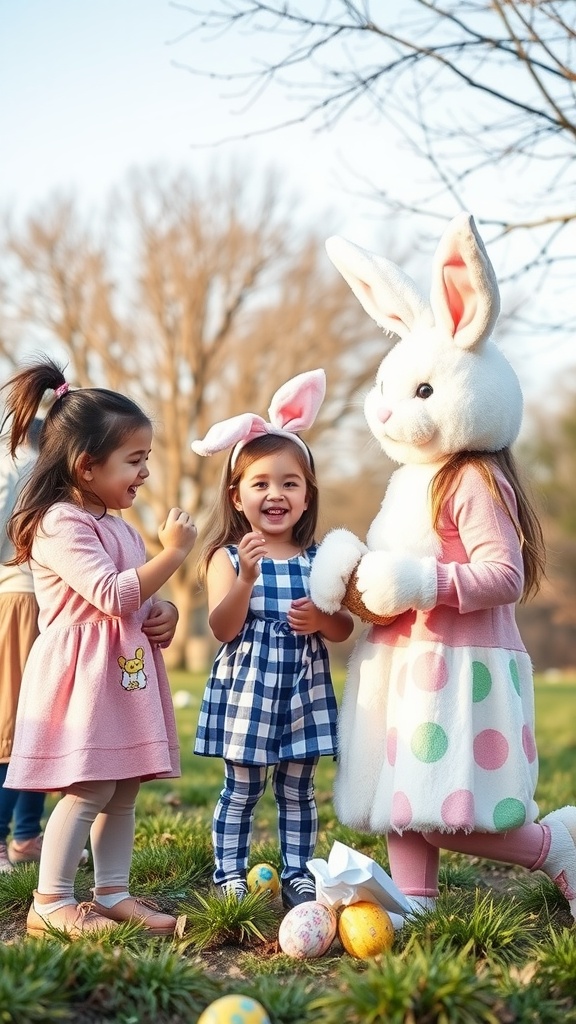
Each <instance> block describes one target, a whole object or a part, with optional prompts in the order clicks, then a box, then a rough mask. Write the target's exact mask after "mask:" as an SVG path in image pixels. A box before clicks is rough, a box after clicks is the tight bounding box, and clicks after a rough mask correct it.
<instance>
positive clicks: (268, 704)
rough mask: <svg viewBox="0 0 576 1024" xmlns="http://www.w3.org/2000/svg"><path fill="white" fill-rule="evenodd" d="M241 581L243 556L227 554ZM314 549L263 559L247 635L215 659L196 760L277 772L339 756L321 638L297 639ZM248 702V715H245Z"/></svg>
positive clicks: (231, 551) (312, 635)
mask: <svg viewBox="0 0 576 1024" xmlns="http://www.w3.org/2000/svg"><path fill="white" fill-rule="evenodd" d="M226 551H227V552H228V555H229V557H230V561H231V563H232V565H233V566H234V571H235V572H236V573H238V570H239V565H240V562H239V558H238V549H237V548H236V547H232V546H228V547H227V548H226ZM315 554H316V545H313V546H312V547H310V548H308V550H307V551H305V552H303V553H302V554H297V555H295V556H294V557H293V558H288V559H285V560H282V561H276V560H274V559H272V558H263V559H262V562H261V565H260V575H259V576H258V578H257V580H256V582H255V584H254V587H253V590H252V594H251V596H250V604H249V610H248V617H247V619H246V621H245V623H244V626H243V628H242V631H241V632H240V633H239V634H238V636H236V637H235V638H234V640H232V641H230V642H229V643H225V644H224V645H223V646H222V647H221V648H220V650H219V651H218V654H217V656H216V660H215V662H214V666H213V669H212V673H211V675H210V678H209V680H208V684H207V686H206V692H205V694H204V699H203V701H202V707H201V709H200V717H199V721H198V732H197V736H196V746H195V752H196V753H197V754H207V755H212V756H215V757H223V758H225V759H226V760H227V761H234V762H237V763H238V764H258V765H269V764H276V763H277V762H278V761H294V760H302V759H303V758H309V757H317V756H319V755H320V754H334V753H335V752H336V746H335V743H336V713H337V709H336V699H335V697H334V690H333V688H332V680H331V677H330V667H329V664H328V651H327V650H326V645H325V643H324V641H323V639H322V637H321V636H320V635H319V634H318V633H303V634H296V633H293V632H292V630H291V628H290V626H289V624H288V613H289V611H290V607H291V604H292V601H294V600H297V599H298V598H302V597H307V596H308V594H309V586H308V580H309V576H310V566H311V564H312V559H313V558H314V555H315ZM248 700H249V705H250V706H249V714H247V711H246V708H247V703H248Z"/></svg>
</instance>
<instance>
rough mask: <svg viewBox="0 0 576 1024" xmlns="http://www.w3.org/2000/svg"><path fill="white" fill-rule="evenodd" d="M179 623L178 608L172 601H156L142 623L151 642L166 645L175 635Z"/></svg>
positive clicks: (161, 645)
mask: <svg viewBox="0 0 576 1024" xmlns="http://www.w3.org/2000/svg"><path fill="white" fill-rule="evenodd" d="M177 623H178V609H177V608H176V607H175V606H174V605H173V604H172V603H171V602H170V601H156V602H155V603H154V604H153V605H152V608H151V609H150V613H149V615H148V617H147V618H146V619H145V620H144V622H143V623H142V632H143V633H145V634H146V636H147V637H148V639H149V641H150V643H152V644H158V646H160V647H166V646H167V645H168V644H169V643H170V641H171V640H172V639H173V637H174V633H175V631H176V625H177Z"/></svg>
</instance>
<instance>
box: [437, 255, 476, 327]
mask: <svg viewBox="0 0 576 1024" xmlns="http://www.w3.org/2000/svg"><path fill="white" fill-rule="evenodd" d="M443 278H444V288H445V290H446V299H447V302H448V308H449V310H450V315H451V317H452V323H453V324H454V330H455V331H456V330H457V329H458V328H459V327H463V326H464V325H465V324H468V323H470V321H471V320H472V318H473V317H474V314H475V312H476V306H477V295H476V291H475V289H474V288H473V287H472V285H471V283H470V272H469V270H468V267H467V266H466V263H465V262H464V260H462V259H461V258H459V257H458V256H453V257H452V258H451V260H450V261H449V262H446V263H445V264H444V267H443Z"/></svg>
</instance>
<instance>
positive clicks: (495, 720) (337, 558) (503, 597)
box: [311, 214, 576, 913]
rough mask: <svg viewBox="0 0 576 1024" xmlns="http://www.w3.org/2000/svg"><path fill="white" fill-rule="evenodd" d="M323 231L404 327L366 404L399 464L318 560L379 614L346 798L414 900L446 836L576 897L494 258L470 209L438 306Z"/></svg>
mask: <svg viewBox="0 0 576 1024" xmlns="http://www.w3.org/2000/svg"><path fill="white" fill-rule="evenodd" d="M326 247H327V250H328V254H329V256H330V258H331V260H332V262H333V263H334V264H335V266H336V268H337V269H338V270H339V271H340V273H341V274H342V275H343V277H344V278H345V279H346V281H347V282H348V284H349V285H350V287H351V288H352V290H353V292H354V293H355V295H356V296H357V298H358V299H359V300H360V302H361V304H362V305H363V307H364V309H365V310H366V311H367V312H368V314H369V315H370V316H371V317H372V318H373V319H374V320H376V321H377V323H378V324H379V325H381V326H382V327H383V328H384V330H385V331H387V332H389V333H392V334H393V335H396V336H397V337H398V339H399V340H398V341H397V343H396V344H395V345H394V347H393V348H392V349H391V350H390V352H389V353H388V354H387V355H386V356H385V358H384V359H383V361H382V363H381V366H380V368H379V370H378V374H377V378H376V382H375V384H374V387H373V388H372V390H371V391H370V392H369V393H368V395H367V397H366V400H365V407H364V409H365V415H366V419H367V422H368V426H369V428H370V430H371V432H372V434H373V435H374V437H375V438H376V440H377V441H378V442H379V444H380V446H381V447H382V449H383V451H384V452H385V453H386V454H387V455H388V456H389V457H390V458H391V459H392V460H394V461H395V462H397V463H399V464H400V468H399V469H397V470H396V471H395V472H394V473H393V474H392V477H391V479H390V481H389V485H388V488H387V490H386V494H385V497H384V500H383V502H382V506H381V509H380V512H379V513H378V515H377V516H376V518H375V520H374V522H373V523H372V525H371V527H370V529H369V531H368V536H367V540H366V544H364V543H362V541H360V540H359V539H358V538H357V537H355V536H354V535H353V534H352V533H350V532H349V531H348V530H344V529H338V530H333V531H332V532H331V533H329V534H328V535H327V537H326V538H325V540H324V541H323V543H322V544H321V545H320V548H319V550H318V553H317V556H316V560H315V562H314V566H313V569H312V575H311V596H312V600H313V601H314V602H315V604H317V605H318V606H319V607H320V608H321V609H323V610H324V611H326V612H330V611H332V610H334V609H336V608H338V607H340V605H341V603H342V602H343V601H345V602H346V603H348V602H347V593H348V590H347V588H348V587H349V585H350V582H351V581H352V578H353V579H354V581H355V585H356V587H357V591H358V593H359V594H360V597H361V600H362V602H363V605H364V608H365V611H366V614H364V615H362V617H363V618H364V619H372V621H373V623H374V624H372V625H371V626H370V627H369V628H368V629H367V630H366V631H365V632H364V634H363V635H362V636H361V637H360V639H359V640H358V641H357V644H356V647H355V649H354V652H353V654H352V657H351V660H350V665H349V670H348V678H347V681H346V686H345V690H344V696H343V701H342V707H341V712H340V721H339V764H338V771H337V778H336V782H335V793H334V800H335V807H336V811H337V814H338V816H339V818H340V820H341V821H342V822H343V823H345V824H346V825H349V826H351V827H353V828H356V829H359V830H361V831H367V832H377V833H386V834H387V836H388V849H389V855H390V865H391V870H392V875H393V877H394V881H395V882H396V884H397V885H398V886H399V888H400V889H402V890H403V891H404V892H405V893H406V894H407V895H408V896H409V897H413V898H414V899H415V901H416V902H417V903H420V904H423V905H425V906H428V905H429V904H430V901H433V899H434V897H435V896H436V894H437V870H438V857H439V852H438V851H439V849H456V850H460V851H461V852H470V853H472V854H475V855H477V856H484V857H489V858H492V859H496V860H503V861H507V862H511V863H516V864H523V865H524V866H525V867H527V868H529V869H531V870H535V869H536V868H542V869H543V870H544V871H546V872H547V873H548V874H549V875H550V877H552V878H554V880H555V881H556V882H557V884H558V885H559V886H560V888H561V889H562V891H563V892H564V894H565V895H566V896H567V898H568V899H569V900H570V901H571V909H572V910H573V912H574V913H576V808H571V807H567V808H562V809H561V810H559V811H554V812H552V813H551V814H549V815H547V817H546V818H544V819H543V821H542V822H541V823H540V824H536V822H535V819H536V818H537V815H538V807H537V805H536V803H535V801H534V791H535V787H536V780H537V771H538V758H537V752H536V746H535V740H534V703H533V682H532V669H531V663H530V658H529V656H528V654H527V653H526V650H525V647H524V645H523V643H522V640H521V638H520V635H519V632H518V628H517V625H516V621H515V614H514V606H515V603H516V602H517V601H518V600H519V599H520V598H522V597H526V596H527V595H528V594H529V593H530V591H532V590H535V589H537V587H538V581H539V577H540V575H541V573H542V569H543V564H544V554H543V544H542V535H541V531H540V527H539V525H538V521H537V519H536V516H535V514H534V512H533V510H532V508H531V506H530V504H529V501H528V499H527V497H526V494H525V493H524V491H523V489H522V487H521V484H520V482H519V480H518V475H517V472H516V469H515V465H514V460H513V457H512V455H511V452H510V446H511V445H512V444H513V442H514V441H515V439H516V437H517V435H518V432H519V429H520V424H521V419H522V393H521V390H520V385H519V382H518V379H517V377H516V374H515V372H514V370H513V369H512V367H511V366H510V364H509V362H508V361H507V360H506V358H505V357H504V355H503V354H502V352H501V351H500V350H499V349H498V347H497V346H496V345H495V344H494V343H493V342H492V341H491V340H490V336H491V333H492V331H493V328H494V325H495V323H496V320H497V317H498V313H499V309H500V303H499V292H498V285H497V282H496V278H495V274H494V271H493V268H492V265H491V263H490V260H489V259H488V256H487V253H486V251H485V248H484V245H483V243H482V240H481V239H480V237H479V235H478V233H477V229H476V226H475V223H474V220H473V218H472V217H471V216H470V215H469V214H460V215H459V216H457V217H455V218H454V219H453V220H452V221H451V222H450V223H449V225H448V226H447V228H446V230H445V231H444V234H443V236H442V238H441V240H440V243H439V245H438V248H437V250H436V253H435V256H434V261H433V267H432V286H431V294H430V301H429V302H428V301H427V300H426V299H425V298H424V297H423V296H422V295H421V294H420V293H419V291H418V289H417V287H416V286H415V284H414V283H413V282H412V281H411V279H410V278H409V277H408V276H407V275H406V274H405V273H404V272H403V271H402V270H401V269H400V268H399V267H397V266H396V265H395V264H394V263H391V262H390V261H388V260H386V259H383V258H380V257H377V256H374V255H373V254H372V253H369V252H367V251H365V250H363V249H361V248H359V247H358V246H356V245H354V244H352V243H350V242H347V241H345V240H344V239H341V238H338V237H335V238H331V239H329V240H328V242H327V246H326ZM349 606H350V607H352V605H349ZM427 901H428V902H427Z"/></svg>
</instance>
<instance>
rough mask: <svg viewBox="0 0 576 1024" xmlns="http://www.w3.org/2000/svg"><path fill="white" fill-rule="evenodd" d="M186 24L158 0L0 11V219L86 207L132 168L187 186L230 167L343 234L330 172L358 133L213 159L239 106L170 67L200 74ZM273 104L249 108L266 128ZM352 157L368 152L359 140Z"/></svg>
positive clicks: (279, 136)
mask: <svg viewBox="0 0 576 1024" xmlns="http://www.w3.org/2000/svg"><path fill="white" fill-rule="evenodd" d="M207 6H209V5H207ZM191 23H192V22H191V18H190V15H189V14H188V13H187V12H186V11H185V10H183V9H182V8H181V7H178V6H177V5H176V4H171V3H170V2H169V0H0V89H1V95H2V97H3V101H2V103H1V104H0V139H2V155H1V160H0V208H3V209H5V208H6V207H9V208H11V209H15V210H17V211H20V212H27V211H28V210H29V209H30V208H31V207H33V206H34V205H35V204H36V203H37V202H39V201H42V200H43V199H45V198H46V197H47V196H48V195H49V194H50V193H51V192H52V191H53V190H65V189H71V190H73V191H74V192H75V193H76V194H77V195H78V196H79V197H80V198H81V199H84V200H86V202H88V203H90V204H95V203H99V202H100V201H102V200H103V199H104V197H105V196H106V195H107V193H108V191H109V189H110V188H111V187H112V186H114V185H115V184H119V183H120V182H121V181H122V179H123V178H124V176H125V174H126V172H127V171H128V170H129V168H130V167H132V166H148V165H153V164H158V163H161V164H167V165H172V166H174V167H178V168H187V169H189V170H190V171H191V172H192V173H194V174H196V173H202V172H203V170H205V169H206V168H207V167H208V165H209V164H210V163H213V162H214V161H222V163H223V164H227V163H228V162H229V161H234V160H235V159H237V158H241V159H242V160H244V161H246V162H247V164H248V165H250V166H252V167H254V166H258V165H261V166H262V168H263V169H264V168H266V167H269V166H274V167H275V168H279V169H280V171H281V173H283V175H284V177H285V180H286V188H287V190H288V191H290V192H291V193H294V194H297V196H298V197H299V200H300V203H301V205H302V209H303V216H304V217H306V216H310V217H311V218H314V217H316V216H318V217H320V216H322V214H323V213H324V211H326V210H328V209H331V210H333V211H334V223H335V225H336V228H337V229H338V230H340V229H341V227H342V226H343V225H344V224H346V223H351V222H353V217H354V216H355V213H354V211H355V210H356V204H355V202H354V201H353V200H351V198H350V196H349V195H347V196H345V197H344V196H343V193H342V187H341V184H339V182H341V175H340V172H339V170H338V166H339V163H340V159H341V158H342V157H343V155H344V153H345V152H346V151H349V147H350V145H351V144H352V143H353V140H354V136H355V134H356V133H357V132H360V131H362V128H361V126H358V125H354V124H348V126H347V128H346V130H345V131H344V130H341V131H339V132H336V133H332V134H330V133H328V134H316V135H313V134H312V132H311V131H310V130H309V129H308V128H306V127H302V128H298V127H296V128H293V129H291V130H290V131H289V132H276V133H272V134H270V135H266V136H264V137H260V138H257V139H253V140H252V141H250V140H246V141H243V142H238V143H234V144H230V145H228V144H227V145H225V146H219V147H216V148H215V147H214V146H213V145H212V143H214V142H217V141H218V140H220V139H222V138H224V137H227V136H230V135H231V134H234V135H236V134H241V132H242V128H241V127H240V125H241V123H242V117H241V116H239V115H237V114H235V113H234V110H235V108H237V109H238V110H239V109H240V107H241V105H242V104H241V102H240V101H237V99H236V98H235V97H234V96H233V95H232V93H231V91H230V89H228V94H226V87H224V86H221V85H218V86H215V85H211V84H210V83H209V82H207V81H206V80H204V79H202V78H198V77H195V76H193V75H191V74H190V72H189V71H187V70H185V69H183V68H182V67H181V66H178V65H185V64H190V63H193V62H194V61H195V59H196V58H199V57H200V56H201V58H202V59H203V60H204V63H205V64H206V56H207V54H209V52H210V51H209V50H208V49H204V50H203V49H202V48H203V45H204V44H203V43H202V41H201V38H200V37H199V36H198V35H194V36H187V37H186V33H187V31H188V30H189V28H190V26H191ZM183 35H184V36H185V38H182V37H183ZM234 45H237V43H236V44H234V42H233V39H231V40H230V53H231V59H232V52H233V46H234ZM200 51H202V53H201V54H200ZM219 52H220V53H221V52H222V47H221V46H220V47H219ZM209 59H210V58H209V57H208V61H209ZM277 102H278V101H277V100H276V105H275V107H274V108H272V107H271V106H270V107H268V108H267V107H266V104H264V105H262V104H260V105H259V108H258V112H259V115H260V116H262V117H263V118H264V119H266V118H268V123H274V119H275V117H276V115H277V113H278V107H277ZM290 113H293V111H290ZM251 123H254V122H253V121H252V122H251ZM363 145H364V146H366V147H367V148H368V149H369V150H370V151H371V152H372V153H377V151H378V149H379V145H378V143H377V142H376V141H373V140H372V139H371V138H370V137H369V136H368V135H366V137H365V141H364V143H363Z"/></svg>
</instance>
